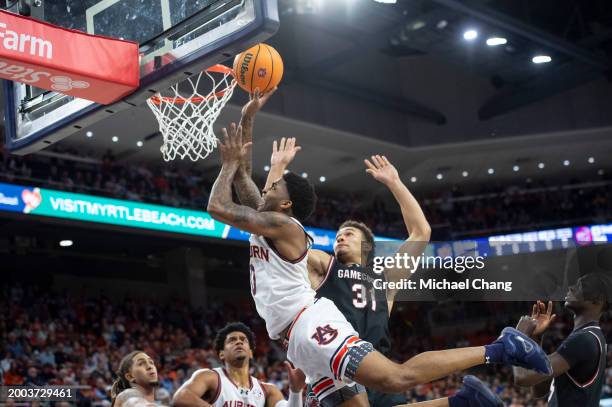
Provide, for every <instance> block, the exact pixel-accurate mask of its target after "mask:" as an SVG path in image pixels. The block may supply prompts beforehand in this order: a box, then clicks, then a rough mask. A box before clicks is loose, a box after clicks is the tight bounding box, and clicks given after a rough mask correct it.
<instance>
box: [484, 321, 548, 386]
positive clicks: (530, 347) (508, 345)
mask: <svg viewBox="0 0 612 407" xmlns="http://www.w3.org/2000/svg"><path fill="white" fill-rule="evenodd" d="M493 343H501V344H502V345H503V346H504V354H503V360H502V364H504V365H513V366H520V367H524V368H525V369H530V370H535V371H536V372H538V373H542V374H545V375H549V376H550V375H552V373H553V371H552V366H551V365H550V360H548V356H546V353H544V351H543V350H542V348H540V346H539V345H538V344H537V343H535V341H534V340H533V339H531V338H530V337H528V336H527V335H525V334H524V333H522V332H519V331H517V330H516V329H514V328H510V327H507V328H504V330H503V331H502V333H501V335H500V337H499V338H497V340H496V341H495V342H493Z"/></svg>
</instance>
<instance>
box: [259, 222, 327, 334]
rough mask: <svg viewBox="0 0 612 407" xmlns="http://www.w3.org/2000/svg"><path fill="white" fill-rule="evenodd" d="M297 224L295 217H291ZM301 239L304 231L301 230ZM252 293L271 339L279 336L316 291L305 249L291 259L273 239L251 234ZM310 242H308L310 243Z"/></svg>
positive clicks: (310, 302) (310, 300)
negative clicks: (286, 257) (278, 247)
mask: <svg viewBox="0 0 612 407" xmlns="http://www.w3.org/2000/svg"><path fill="white" fill-rule="evenodd" d="M291 219H292V220H293V221H294V222H296V223H297V224H298V225H300V227H302V225H301V223H300V222H298V221H297V219H294V218H291ZM304 239H306V232H305V231H304ZM249 242H250V244H251V247H250V253H249V255H250V258H251V261H250V271H251V294H252V295H253V298H254V299H255V307H256V308H257V312H258V313H259V316H260V317H262V318H263V319H264V321H266V329H267V330H268V335H270V338H271V339H279V334H280V332H281V331H282V330H283V329H285V328H286V327H287V326H289V324H290V323H291V322H292V321H293V319H294V318H295V317H296V316H297V314H298V313H299V312H300V311H301V310H302V308H304V307H307V306H309V305H311V304H312V303H313V302H314V298H315V295H316V293H315V291H314V290H313V289H312V288H311V286H310V280H309V279H308V267H307V261H308V256H307V253H308V249H309V248H310V247H307V248H306V252H305V253H304V254H303V255H302V256H301V257H300V258H299V259H296V260H294V261H290V260H287V259H284V258H283V257H282V256H281V255H280V254H279V253H278V252H277V251H276V248H275V247H274V245H273V243H272V242H271V241H270V240H268V239H266V238H265V237H263V236H256V235H251V237H250V239H249ZM309 246H310V245H309Z"/></svg>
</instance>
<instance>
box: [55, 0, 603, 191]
mask: <svg viewBox="0 0 612 407" xmlns="http://www.w3.org/2000/svg"><path fill="white" fill-rule="evenodd" d="M279 11H280V14H281V28H280V30H279V32H278V33H277V34H276V35H275V36H274V37H273V38H272V39H271V40H270V41H269V43H270V44H271V45H273V46H274V47H276V48H277V49H278V51H279V52H280V53H281V55H282V56H283V59H284V62H285V76H284V79H283V83H282V86H281V89H280V90H279V92H278V93H277V95H274V98H273V99H272V100H271V101H270V103H269V105H268V106H266V108H265V113H262V114H261V117H260V118H258V120H257V127H256V141H255V150H254V154H255V170H256V172H257V173H258V175H260V176H264V175H265V172H264V170H263V166H264V165H265V164H266V163H267V160H268V158H269V149H270V145H271V140H272V139H273V138H280V137H281V136H297V137H298V138H299V140H300V143H301V144H302V145H303V146H304V150H303V152H302V153H300V157H299V158H298V159H297V160H296V163H295V168H294V169H295V170H296V171H298V172H306V173H308V174H309V176H310V177H312V179H314V180H315V182H317V183H320V182H319V181H318V180H319V177H321V176H325V177H326V182H325V183H320V187H322V188H333V189H341V190H352V191H359V190H363V189H364V185H366V184H364V183H363V164H362V159H363V158H364V157H365V156H367V155H369V154H371V153H374V152H382V153H386V154H388V155H389V156H390V157H391V158H392V159H394V160H395V162H398V165H399V167H400V168H401V169H402V172H403V175H404V177H405V178H406V179H410V178H411V177H416V179H417V182H416V183H415V187H418V188H430V189H434V188H439V187H440V186H444V185H445V186H446V187H447V186H448V185H449V184H458V183H463V182H476V183H481V182H493V181H492V180H496V181H500V180H504V179H512V178H517V177H518V178H520V179H526V178H529V177H540V176H545V177H549V176H557V175H561V176H564V174H569V176H571V174H577V173H579V172H582V171H585V172H589V173H593V174H595V173H596V172H597V171H599V170H601V169H604V168H603V167H605V164H606V161H609V160H606V158H607V157H610V156H612V141H610V140H612V137H610V135H611V134H610V132H611V130H610V126H612V115H610V113H609V112H610V111H612V86H611V84H610V81H609V79H610V77H611V69H610V68H611V66H612V65H611V63H610V59H611V58H612V4H611V3H610V2H609V1H606V0H593V1H589V2H583V1H574V0H541V1H538V2H533V1H529V0H489V1H486V0H470V1H463V0H397V2H396V3H395V4H381V3H377V2H375V1H374V0H279ZM469 30H474V31H476V32H477V37H476V38H475V39H473V40H466V39H465V38H464V34H465V33H466V31H469ZM493 37H496V38H504V39H505V40H506V43H505V44H502V45H499V46H487V45H486V40H487V39H488V38H493ZM536 55H547V56H550V58H551V61H550V62H549V63H544V64H534V63H533V62H532V58H533V57H534V56H536ZM245 100H246V95H244V94H243V93H242V92H239V91H237V92H236V94H235V95H234V97H233V99H232V101H231V105H229V106H228V107H227V108H226V109H225V111H224V113H223V114H222V116H221V117H220V118H219V120H218V122H217V124H218V125H222V124H223V123H227V122H229V121H231V120H237V119H238V117H239V107H238V106H240V105H241V104H242V103H244V102H245ZM87 131H91V132H92V133H93V137H91V138H90V137H87V136H86V132H87ZM113 136H117V137H118V141H117V142H113V141H111V138H112V137H113ZM139 140H142V141H143V143H144V144H143V146H142V147H137V146H136V142H137V141H139ZM59 145H60V147H67V148H75V149H78V150H79V151H83V152H87V151H93V152H94V155H98V156H99V155H101V154H102V153H103V152H104V151H106V150H107V149H112V150H113V152H114V153H115V155H116V156H117V157H118V158H119V159H120V160H125V161H126V162H131V163H132V162H142V161H146V162H154V163H158V162H161V157H160V153H159V145H160V135H159V134H158V133H157V128H156V122H155V120H154V118H153V116H152V115H151V114H150V112H149V111H148V110H147V108H146V107H139V108H136V109H133V110H130V111H126V112H122V113H120V114H118V115H116V116H114V117H112V118H111V119H108V120H106V121H104V122H101V123H98V124H96V125H94V126H92V127H91V128H89V129H84V130H83V132H82V133H80V134H76V135H74V136H72V137H70V138H68V139H66V140H65V141H62V142H61V143H60V144H59ZM590 157H593V158H594V160H595V162H594V163H589V162H588V159H589V158H590ZM565 160H568V161H570V165H569V166H564V165H563V164H562V163H563V162H564V161H565ZM540 162H544V163H546V168H545V169H544V170H542V169H539V168H538V167H537V164H538V163H540ZM185 165H191V164H190V163H187V164H185ZM517 165H518V166H519V171H514V170H513V167H514V166H517ZM197 167H198V168H200V169H204V170H210V171H211V172H214V171H216V170H217V169H218V158H217V156H216V154H215V156H213V157H211V158H210V159H207V160H205V161H203V162H201V163H198V164H197ZM490 168H492V169H493V170H494V174H489V169H490ZM605 169H606V170H607V168H605ZM463 171H467V172H468V174H469V176H468V177H463V176H462V173H463ZM438 174H441V175H442V180H439V179H438Z"/></svg>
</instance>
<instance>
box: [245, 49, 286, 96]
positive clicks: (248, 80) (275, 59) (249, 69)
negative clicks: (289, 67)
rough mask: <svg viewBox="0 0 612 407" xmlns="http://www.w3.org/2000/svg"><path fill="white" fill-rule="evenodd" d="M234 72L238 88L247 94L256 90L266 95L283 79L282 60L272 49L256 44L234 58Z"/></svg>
mask: <svg viewBox="0 0 612 407" xmlns="http://www.w3.org/2000/svg"><path fill="white" fill-rule="evenodd" d="M234 72H235V73H236V81H237V82H238V86H240V87H241V88H242V89H244V90H246V91H247V92H249V93H253V92H254V91H255V89H256V88H259V90H260V91H261V92H262V93H266V92H268V91H270V90H272V89H274V87H275V86H277V85H278V84H279V82H280V81H281V78H282V77H283V60H282V58H281V56H280V54H279V53H278V51H276V50H275V49H274V48H272V47H271V46H269V45H266V44H257V45H255V46H254V47H251V48H249V49H247V50H246V51H244V52H243V53H241V54H239V55H238V56H236V58H235V59H234Z"/></svg>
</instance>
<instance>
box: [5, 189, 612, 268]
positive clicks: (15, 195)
mask: <svg viewBox="0 0 612 407" xmlns="http://www.w3.org/2000/svg"><path fill="white" fill-rule="evenodd" d="M0 211H8V212H20V213H23V214H26V215H39V216H51V217H56V218H63V219H71V220H79V221H84V222H95V223H106V224H115V225H120V226H125V227H136V228H144V229H151V230H163V231H167V232H173V233H182V234H193V235H199V236H207V237H213V238H218V239H230V240H240V241H247V240H249V234H248V233H246V232H243V231H241V230H239V229H237V228H235V227H231V226H228V225H224V224H223V223H221V222H217V221H215V220H214V219H212V218H211V217H210V215H209V214H208V213H207V212H204V211H194V210H188V209H180V208H173V207H168V206H161V205H151V204H146V203H142V202H133V201H126V200H120V199H110V198H104V197H99V196H94V195H84V194H75V193H70V192H63V191H55V190H50V189H44V188H36V187H25V186H19V185H12V184H4V183H0ZM306 231H307V232H308V233H309V234H310V236H312V238H313V240H314V245H313V247H314V248H315V249H320V250H325V251H328V252H331V251H333V247H334V240H335V238H336V232H335V231H334V230H328V229H319V228H312V227H306ZM376 240H377V241H389V240H396V241H397V239H390V238H387V237H382V236H377V237H376ZM596 242H612V223H610V224H600V225H591V226H578V227H565V228H557V229H548V230H539V231H534V232H522V233H510V234H505V235H495V236H489V237H481V238H475V239H464V240H460V241H456V242H445V243H439V242H438V243H432V244H430V245H429V246H428V247H427V252H428V253H429V254H434V255H450V256H465V255H470V254H474V253H479V254H481V255H486V256H505V255H512V254H519V253H533V252H539V251H545V250H555V249H564V248H568V247H574V246H575V245H579V246H584V245H589V244H592V243H596Z"/></svg>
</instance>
